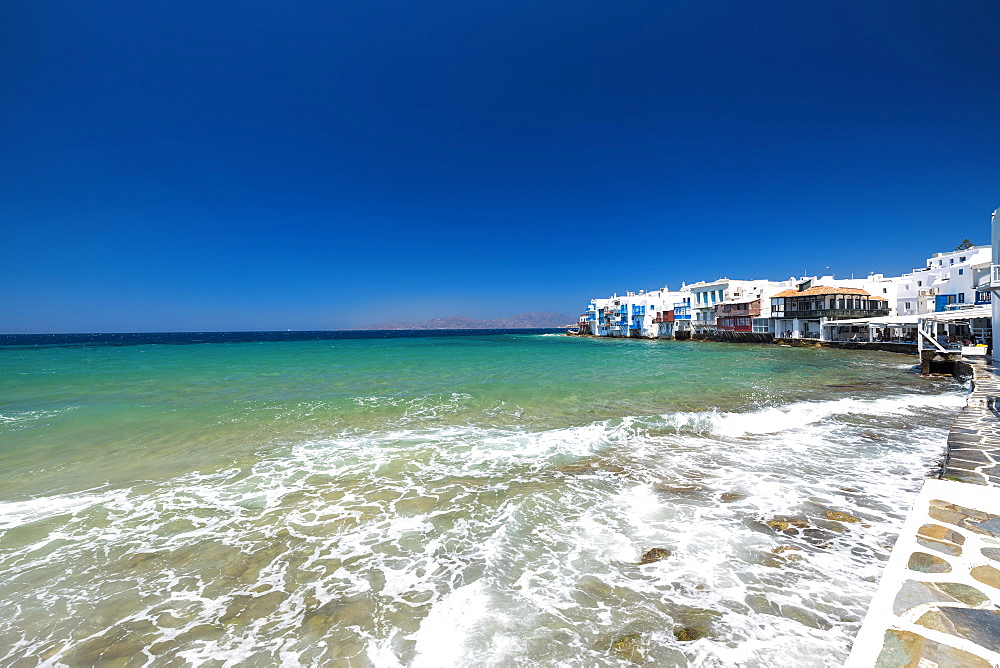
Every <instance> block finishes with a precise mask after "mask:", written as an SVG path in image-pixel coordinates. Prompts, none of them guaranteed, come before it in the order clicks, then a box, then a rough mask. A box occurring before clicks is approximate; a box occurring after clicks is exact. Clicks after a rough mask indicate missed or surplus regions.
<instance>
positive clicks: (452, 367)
mask: <svg viewBox="0 0 1000 668" xmlns="http://www.w3.org/2000/svg"><path fill="white" fill-rule="evenodd" d="M434 343H435V345H431V344H428V343H427V342H420V341H419V340H411V341H407V342H405V345H404V344H393V343H392V342H391V341H390V342H386V341H378V342H374V343H372V344H370V345H369V346H363V345H360V344H352V345H350V346H347V348H348V350H346V351H345V350H340V349H338V350H332V349H330V348H324V347H321V343H320V342H296V343H283V344H276V343H272V344H266V345H262V346H261V347H258V348H253V347H251V345H252V344H239V345H235V344H215V345H205V346H185V347H183V348H169V347H162V346H160V347H158V348H157V349H147V350H146V352H145V353H144V355H143V357H144V359H143V360H142V362H141V364H142V365H143V367H142V368H144V369H145V374H146V378H145V379H144V380H149V381H152V384H155V385H156V386H158V387H159V388H160V389H159V391H160V392H161V394H159V395H155V396H154V395H153V394H151V393H149V392H148V391H147V393H146V394H144V395H143V401H142V402H141V405H139V404H137V403H136V402H135V401H134V400H133V397H134V396H135V394H134V391H135V390H136V388H137V383H138V384H139V385H138V386H140V387H141V386H145V385H146V383H145V382H142V381H140V380H138V379H137V377H136V375H135V372H134V369H135V368H136V365H139V362H138V361H137V360H136V358H137V357H138V355H137V354H136V353H137V352H138V350H139V349H141V347H137V348H118V349H115V350H113V351H111V352H110V353H108V354H109V355H110V357H109V359H108V360H106V361H105V362H104V363H109V362H111V361H113V362H114V363H115V367H116V368H117V369H118V372H119V373H120V374H121V375H120V376H119V377H118V378H117V379H116V378H115V377H111V378H110V380H109V377H108V376H107V375H104V374H100V378H99V379H98V378H94V379H93V382H94V383H99V385H95V384H93V383H91V382H90V381H88V380H87V379H88V378H89V376H88V373H93V372H94V371H95V370H94V369H93V368H91V367H87V365H86V363H84V362H82V361H81V360H80V359H78V358H75V357H74V355H73V354H71V353H73V351H66V350H62V351H57V353H58V354H57V355H56V357H57V358H58V359H57V360H52V359H47V358H43V359H41V360H40V359H39V358H38V355H37V353H41V354H42V355H44V354H46V353H45V351H34V353H33V354H35V357H32V356H31V355H29V354H27V353H26V352H20V353H18V355H19V359H21V360H23V364H24V368H25V369H27V368H30V367H31V366H32V365H37V364H39V362H42V361H44V365H45V366H47V367H48V368H52V367H53V366H55V367H59V368H61V369H62V371H61V372H60V374H61V376H62V378H77V380H76V381H75V382H76V383H77V385H78V386H77V387H76V388H75V389H74V390H72V391H65V394H62V395H58V393H57V392H55V391H54V389H53V387H54V383H53V382H51V380H50V379H46V378H44V377H37V376H27V377H28V378H31V379H32V380H31V382H27V383H25V382H24V381H22V385H21V386H20V387H18V388H16V395H17V396H16V397H15V396H14V395H15V391H14V390H11V393H10V394H9V395H5V397H6V399H5V400H6V402H7V404H6V405H2V406H0V413H3V414H4V415H19V414H23V413H25V411H31V412H39V411H46V412H47V413H46V416H45V418H44V419H39V420H31V421H30V424H32V425H33V426H31V427H28V428H20V426H19V428H18V429H16V430H13V429H10V430H8V431H4V432H3V435H4V437H5V445H4V447H5V451H4V452H5V455H7V461H8V462H9V463H10V467H8V469H7V471H6V472H5V473H4V475H5V476H7V479H8V480H10V481H11V482H12V483H13V484H12V486H8V487H5V488H4V489H6V490H12V491H8V492H5V494H6V496H4V497H3V498H0V596H2V598H3V600H4V601H5V602H7V604H8V613H7V614H6V615H5V616H4V617H3V618H2V619H0V663H12V662H14V661H16V660H18V659H21V658H32V659H35V660H41V661H44V662H48V663H53V664H54V663H60V662H62V663H67V664H71V665H72V664H81V663H93V662H97V661H98V660H103V661H110V660H113V659H115V658H126V657H128V658H131V660H133V661H135V662H136V663H142V662H143V661H149V662H154V661H155V662H178V661H179V662H185V661H186V662H189V663H193V664H198V663H202V662H205V661H208V660H210V659H214V660H222V661H228V662H231V663H267V664H270V663H282V662H284V663H289V664H306V665H309V664H325V663H330V662H331V661H334V660H337V659H342V660H349V661H352V662H356V663H360V664H366V663H371V664H374V665H380V666H382V665H385V666H390V665H479V664H486V665H506V664H525V663H561V664H567V665H614V664H617V663H619V662H622V661H627V660H634V659H635V657H636V656H641V657H642V660H644V661H648V662H650V663H653V664H665V665H703V666H715V665H718V666H722V665H726V666H729V665H745V666H773V665H803V666H805V665H831V666H832V665H840V664H841V663H842V662H843V660H844V658H845V657H846V655H847V652H848V650H849V646H850V643H851V640H852V638H853V636H854V633H855V632H856V631H857V628H858V625H859V623H860V619H861V617H862V616H863V614H864V610H865V607H866V605H867V602H868V600H869V598H870V597H871V595H872V593H873V591H874V587H875V582H876V580H877V577H878V574H879V570H880V567H881V564H882V563H883V561H884V559H885V558H886V555H887V553H888V548H889V547H890V546H891V543H892V541H893V539H894V535H895V532H896V530H897V529H898V527H899V525H900V523H901V521H902V517H903V514H904V513H905V510H906V508H907V507H908V503H909V499H910V498H911V496H912V494H913V493H914V492H915V490H916V489H917V488H918V486H919V484H920V479H921V475H922V473H923V471H924V470H925V469H926V468H927V466H928V465H929V463H930V462H932V461H933V459H934V458H935V457H936V456H938V455H939V454H940V452H941V450H942V448H943V446H944V439H945V435H946V429H947V427H948V426H949V424H950V419H951V416H952V415H954V413H955V412H956V411H957V409H958V407H959V406H960V405H961V403H962V401H963V395H962V389H961V388H960V387H958V386H957V385H954V384H948V383H942V382H940V381H928V380H926V379H921V378H919V377H916V376H914V375H912V374H906V373H905V372H903V371H902V370H900V369H897V368H895V367H897V366H899V365H900V362H899V359H900V358H899V357H898V356H895V355H889V354H872V353H858V352H855V351H846V352H840V351H835V354H830V353H829V352H828V351H813V350H794V349H793V350H780V349H778V348H777V347H766V346H748V347H741V346H715V345H711V344H701V345H698V344H683V343H677V342H670V343H665V344H657V343H655V342H653V343H651V344H647V343H646V342H637V343H639V344H640V347H633V348H629V347H627V346H626V345H616V343H615V342H613V343H611V344H610V345H589V342H587V341H579V340H566V339H560V338H555V337H548V338H544V337H499V338H498V340H496V341H493V340H491V339H490V338H489V337H475V338H474V340H472V341H470V342H469V344H468V345H463V343H462V341H461V339H455V340H452V341H449V342H448V343H447V344H444V343H438V342H437V341H435V342H434ZM601 343H606V342H601ZM626 343H627V344H628V343H632V342H626ZM567 344H569V345H567ZM575 344H583V345H575ZM241 346H242V349H241V350H233V348H234V347H235V348H241ZM442 348H443V349H445V350H442ZM199 349H201V350H199ZM775 351H777V352H778V353H780V354H774V352H775ZM444 352H447V355H444V354H443V353H444ZM817 352H818V353H819V354H818V355H817V354H814V353H817ZM150 353H152V354H153V358H154V359H153V361H152V362H151V361H150V357H149V355H150ZM76 354H77V355H80V354H81V352H80V351H77V352H76ZM782 355H788V357H787V358H783V357H782ZM855 356H860V357H855ZM484 358H485V359H484ZM74 360H76V361H75V362H74ZM306 360H308V361H309V362H308V363H306ZM15 361H16V360H15ZM856 361H863V362H865V364H864V365H861V364H855V363H854V362H856ZM74 363H75V364H81V365H82V368H83V369H82V371H81V372H80V377H77V376H74V375H73V373H72V370H73V367H72V365H73V364H74ZM652 365H655V366H652ZM14 366H16V365H14ZM322 367H325V368H327V369H328V371H326V372H324V371H317V368H322ZM6 368H12V366H11V365H8V367H6ZM88 368H89V369H90V370H89V371H88V370H87V369H88ZM484 368H486V369H489V370H491V372H492V373H493V375H492V377H491V378H490V379H488V381H489V382H484V379H483V378H482V371H483V369H484ZM707 368H710V369H711V370H710V371H708V370H706V369H707ZM595 369H596V370H597V371H596V372H595V371H594V370H595ZM251 370H253V371H254V372H255V373H251ZM244 371H245V373H244ZM386 375H390V376H392V377H393V378H394V381H395V384H394V385H393V386H392V387H382V388H373V387H372V385H378V384H380V383H381V382H382V381H380V380H376V381H375V382H371V381H370V379H373V378H375V379H382V378H384V377H385V376H386ZM525 377H528V378H530V379H531V380H530V382H528V381H526V380H525ZM80 378H82V380H81V379H80ZM651 378H652V379H654V380H651ZM776 378H780V379H781V382H777V381H776V380H775V379H776ZM671 379H672V380H671ZM55 382H59V381H58V379H57V380H56V381H55ZM62 382H65V381H62ZM786 386H787V387H786ZM181 387H187V388H188V390H187V392H186V393H185V392H183V391H179V390H180V388H181ZM706 388H709V389H708V390H706ZM709 390H710V391H709ZM5 391H6V390H5ZM54 396H58V401H59V402H62V403H64V404H65V405H72V406H75V408H74V409H73V410H69V411H67V410H64V409H63V408H64V407H60V406H59V405H53V404H55V403H57V402H56V401H55V400H54V399H53V397H54ZM246 396H252V397H258V398H257V399H254V403H253V404H252V405H247V404H246V403H244V402H243V400H241V399H240V397H246ZM265 396H266V397H268V398H267V399H262V398H261V397H265ZM30 401H35V402H37V404H38V405H37V406H34V407H31V406H25V405H24V404H25V403H26V402H30ZM15 403H17V404H18V405H17V406H16V407H15V405H14V404H15ZM694 404H699V407H698V408H693V405H694ZM151 406H152V407H153V409H152V415H155V416H156V419H155V420H152V421H150V422H149V423H147V426H146V427H145V428H144V429H137V428H136V424H137V423H136V417H138V416H141V415H144V414H147V413H149V412H150V407H151ZM637 409H640V410H637ZM88 419H92V420H94V422H93V423H88V422H87V420H88ZM22 424H24V423H23V422H19V423H18V425H22ZM3 428H4V427H3V426H0V429H3ZM67 435H71V436H73V437H74V439H73V440H70V441H61V440H60V439H64V438H65V437H66V436H67ZM59 443H62V445H61V446H60V445H58V444H59ZM36 448H37V449H40V450H41V452H42V453H45V454H51V455H52V456H51V458H49V459H46V458H43V457H40V456H39V454H38V452H37V451H36V450H35V449H36ZM108 452H111V453H123V452H127V453H128V458H125V459H122V460H121V461H119V462H117V468H115V467H112V466H111V464H112V462H110V461H103V460H104V459H105V458H106V457H107V456H108V455H107V454H105V453H108ZM46 461H48V462H49V463H48V464H47V465H46V464H45V463H44V462H46ZM121 469H124V471H122V470H121ZM109 471H115V472H117V473H116V475H117V476H118V477H117V478H114V479H104V478H103V476H104V475H105V474H106V473H107V472H109ZM33 476H34V479H35V481H36V484H37V485H38V489H37V491H35V492H34V493H32V491H31V486H30V484H31V480H32V479H33ZM831 518H832V519H831ZM838 518H839V519H838ZM845 518H853V519H851V520H850V521H848V520H846V519H845ZM651 548H663V549H665V550H669V551H670V556H668V557H666V558H663V559H661V560H659V561H656V562H654V563H649V564H640V563H639V562H640V561H641V558H642V555H643V554H645V553H646V552H647V551H648V550H650V549H651ZM133 657H134V658H133Z"/></svg>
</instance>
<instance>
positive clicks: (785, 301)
mask: <svg viewBox="0 0 1000 668" xmlns="http://www.w3.org/2000/svg"><path fill="white" fill-rule="evenodd" d="M809 283H810V282H809V281H807V282H805V283H802V284H801V285H800V286H799V288H798V289H797V290H784V291H783V292H779V293H777V294H776V295H774V296H772V297H771V317H772V318H773V319H774V331H775V332H776V334H775V336H777V337H778V338H804V339H808V338H820V334H821V331H820V322H821V320H822V319H823V318H827V319H830V320H838V319H844V318H876V317H880V316H886V315H889V313H890V310H889V302H888V301H887V300H886V299H885V298H884V297H876V296H874V295H871V294H869V293H868V291H866V290H862V289H861V288H848V287H839V286H827V285H817V286H810V285H809Z"/></svg>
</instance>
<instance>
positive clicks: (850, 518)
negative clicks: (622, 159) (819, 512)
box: [823, 510, 861, 524]
mask: <svg viewBox="0 0 1000 668" xmlns="http://www.w3.org/2000/svg"><path fill="white" fill-rule="evenodd" d="M823 517H825V518H826V519H828V520H834V521H836V522H849V523H852V524H853V523H854V522H860V521H861V518H860V517H855V516H854V515H851V514H850V513H842V512H840V511H837V510H828V511H826V512H825V513H823Z"/></svg>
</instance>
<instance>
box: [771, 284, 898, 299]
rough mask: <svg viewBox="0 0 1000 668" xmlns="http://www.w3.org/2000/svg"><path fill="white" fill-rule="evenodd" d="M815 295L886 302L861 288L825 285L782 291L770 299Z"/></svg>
mask: <svg viewBox="0 0 1000 668" xmlns="http://www.w3.org/2000/svg"><path fill="white" fill-rule="evenodd" d="M817 295H861V296H862V297H868V298H869V299H879V300H882V301H887V300H886V298H885V297H876V296H875V295H872V294H869V293H868V292H866V291H865V290H862V289H861V288H831V287H828V286H825V285H817V286H816V287H814V288H809V289H808V290H801V291H800V290H784V291H782V292H779V293H778V294H776V295H772V297H771V298H772V299H774V298H775V297H815V296H817Z"/></svg>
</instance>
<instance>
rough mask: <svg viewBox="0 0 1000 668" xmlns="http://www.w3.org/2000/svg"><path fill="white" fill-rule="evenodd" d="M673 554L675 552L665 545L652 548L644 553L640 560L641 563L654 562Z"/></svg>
mask: <svg viewBox="0 0 1000 668" xmlns="http://www.w3.org/2000/svg"><path fill="white" fill-rule="evenodd" d="M671 554H673V553H672V552H671V551H670V550H668V549H667V548H665V547H654V548H653V549H652V550H650V551H649V552H647V553H646V554H644V555H642V558H641V559H640V560H639V564H640V565H642V564H652V563H655V562H657V561H660V560H661V559H666V558H667V557H669V556H670V555H671Z"/></svg>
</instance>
